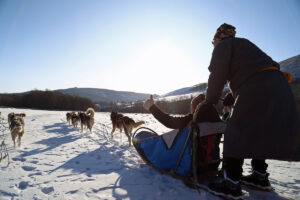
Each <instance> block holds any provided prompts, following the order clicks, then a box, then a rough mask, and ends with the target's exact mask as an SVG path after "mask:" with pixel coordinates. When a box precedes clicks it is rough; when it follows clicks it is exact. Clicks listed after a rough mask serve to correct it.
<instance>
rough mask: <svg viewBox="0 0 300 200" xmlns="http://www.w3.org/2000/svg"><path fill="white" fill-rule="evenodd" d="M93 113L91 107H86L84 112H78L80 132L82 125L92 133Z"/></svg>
mask: <svg viewBox="0 0 300 200" xmlns="http://www.w3.org/2000/svg"><path fill="white" fill-rule="evenodd" d="M94 115H95V110H94V109H93V108H88V109H87V110H86V111H85V112H80V113H79V114H78V116H79V118H80V125H81V132H82V131H83V128H84V127H87V128H88V129H89V130H90V133H92V128H93V125H94V122H95V120H94Z"/></svg>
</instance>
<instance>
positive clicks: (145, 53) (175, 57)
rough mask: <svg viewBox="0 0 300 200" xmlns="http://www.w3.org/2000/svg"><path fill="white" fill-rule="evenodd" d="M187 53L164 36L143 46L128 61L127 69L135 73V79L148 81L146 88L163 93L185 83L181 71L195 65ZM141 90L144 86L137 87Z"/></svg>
mask: <svg viewBox="0 0 300 200" xmlns="http://www.w3.org/2000/svg"><path fill="white" fill-rule="evenodd" d="M187 55H188V53H187V52H184V50H183V48H181V47H180V46H179V45H176V44H175V43H174V42H173V41H172V40H171V39H170V38H167V37H166V38H163V39H161V40H157V41H153V42H151V43H150V42H149V43H148V44H147V45H145V46H143V47H142V48H141V49H140V50H139V51H138V52H137V53H135V54H134V56H133V57H134V58H132V59H131V60H130V62H129V63H128V69H129V70H130V71H131V72H132V74H134V75H135V80H139V81H143V83H145V81H148V83H147V84H148V88H147V89H148V90H149V88H151V90H152V91H153V92H156V93H160V94H163V93H165V92H169V91H170V88H172V89H179V88H178V87H183V86H186V85H187V81H186V80H183V78H182V76H183V75H184V74H183V73H188V71H191V70H190V69H191V68H194V67H195V66H196V65H195V63H193V61H192V59H191V58H190V57H189V56H187ZM143 90H145V88H137V91H143Z"/></svg>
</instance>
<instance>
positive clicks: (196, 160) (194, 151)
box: [132, 122, 226, 187]
mask: <svg viewBox="0 0 300 200" xmlns="http://www.w3.org/2000/svg"><path fill="white" fill-rule="evenodd" d="M225 128H226V123H225V122H201V123H198V124H197V123H191V124H190V125H189V127H186V128H184V129H183V130H181V131H178V130H172V131H170V132H167V133H164V134H161V135H160V134H158V133H156V132H155V131H153V130H151V129H149V128H146V127H141V128H139V129H137V130H136V131H135V132H134V134H133V138H132V142H133V145H134V147H135V148H136V150H137V152H138V153H139V155H140V156H141V158H142V159H143V161H144V162H145V163H146V164H147V165H149V166H151V167H153V168H154V169H156V170H158V171H159V172H161V173H166V174H169V175H171V176H173V177H175V178H179V179H182V180H183V181H184V182H185V183H186V184H187V183H189V184H188V185H189V186H192V187H193V185H194V183H195V184H196V183H199V182H202V181H205V180H208V179H209V178H213V177H215V176H216V174H217V172H218V167H219V165H220V162H221V159H220V149H219V144H220V139H221V136H222V134H223V133H224V131H225ZM190 184H192V185H190ZM194 186H195V185H194Z"/></svg>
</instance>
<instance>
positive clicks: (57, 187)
mask: <svg viewBox="0 0 300 200" xmlns="http://www.w3.org/2000/svg"><path fill="white" fill-rule="evenodd" d="M0 112H2V116H4V118H5V119H4V120H3V121H2V123H5V124H6V123H7V117H6V116H7V114H8V113H9V112H15V113H20V112H25V113H26V115H27V116H26V117H25V134H24V136H23V138H22V145H21V147H16V148H15V149H14V148H13V145H12V140H11V137H10V134H7V136H6V138H5V143H7V147H8V152H9V156H10V162H11V163H10V165H9V166H6V165H7V159H5V160H2V162H1V163H0V177H1V182H0V199H1V200H6V199H14V200H16V199H22V200H24V199H36V200H37V199H43V200H44V199H72V200H74V199H78V200H79V199H80V200H83V199H132V200H140V199H141V200H155V199H159V200H175V199H177V200H185V199H189V200H193V199H208V200H215V199H219V198H218V197H215V196H213V195H211V194H210V193H207V192H206V191H202V190H201V191H200V192H197V191H196V190H194V189H191V188H188V187H187V186H185V185H184V184H183V183H182V182H181V181H180V180H177V179H174V178H172V177H170V176H168V175H163V174H160V173H158V172H157V171H155V170H154V169H152V168H151V167H149V166H148V165H145V164H144V163H143V162H142V160H141V159H140V157H139V155H138V154H137V152H136V150H135V149H134V147H128V141H127V139H126V137H125V135H123V138H122V139H123V142H122V143H120V132H119V131H118V130H117V131H116V133H115V138H114V139H111V138H110V136H109V133H110V131H111V122H110V116H109V113H96V115H95V121H96V123H95V125H94V128H93V133H92V134H88V133H87V131H86V130H84V132H83V133H81V132H80V130H79V129H74V128H73V127H72V126H71V125H68V124H67V123H66V117H65V114H66V112H63V111H40V110H29V109H9V108H5V109H4V108H1V109H0ZM127 115H128V116H130V117H132V118H133V119H134V120H136V121H139V120H144V121H146V124H145V126H146V127H149V128H151V129H154V130H156V131H157V132H165V131H168V130H169V129H167V128H165V127H163V126H162V125H161V124H160V123H159V122H157V121H156V120H155V119H154V118H153V117H152V116H151V115H149V114H127ZM0 139H1V140H0V142H1V141H2V140H3V138H0ZM268 164H269V173H270V174H271V175H270V181H271V184H272V186H273V187H274V192H271V193H267V192H258V191H254V190H249V189H248V188H246V187H243V192H244V193H245V198H246V199H267V200H274V199H275V200H279V199H300V194H299V193H300V163H295V162H282V161H268ZM249 172H250V162H249V160H247V161H246V163H245V165H244V173H245V174H247V173H249Z"/></svg>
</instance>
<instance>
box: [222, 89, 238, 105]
mask: <svg viewBox="0 0 300 200" xmlns="http://www.w3.org/2000/svg"><path fill="white" fill-rule="evenodd" d="M234 101H235V99H234V98H233V96H232V94H231V92H228V93H227V94H226V96H225V98H224V101H223V105H224V106H232V105H233V104H234Z"/></svg>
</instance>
